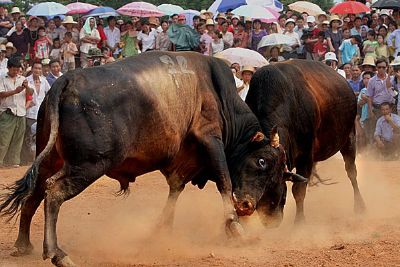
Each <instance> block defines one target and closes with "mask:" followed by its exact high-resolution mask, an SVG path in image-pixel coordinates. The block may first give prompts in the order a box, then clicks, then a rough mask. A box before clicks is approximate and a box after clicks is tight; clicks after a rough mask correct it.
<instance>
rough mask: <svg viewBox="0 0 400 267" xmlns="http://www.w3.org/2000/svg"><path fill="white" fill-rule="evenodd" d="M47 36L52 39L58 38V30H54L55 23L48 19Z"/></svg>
mask: <svg viewBox="0 0 400 267" xmlns="http://www.w3.org/2000/svg"><path fill="white" fill-rule="evenodd" d="M46 31H47V36H48V37H49V38H50V39H51V40H54V39H56V38H60V36H59V34H58V31H56V23H55V22H54V20H52V19H51V20H49V21H48V22H47V29H46Z"/></svg>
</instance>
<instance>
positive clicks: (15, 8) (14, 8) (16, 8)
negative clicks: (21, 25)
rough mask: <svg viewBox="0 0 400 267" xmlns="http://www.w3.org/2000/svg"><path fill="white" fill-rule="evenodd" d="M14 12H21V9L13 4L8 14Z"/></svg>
mask: <svg viewBox="0 0 400 267" xmlns="http://www.w3.org/2000/svg"><path fill="white" fill-rule="evenodd" d="M14 13H21V10H19V7H17V6H15V7H13V8H12V9H11V12H10V14H14Z"/></svg>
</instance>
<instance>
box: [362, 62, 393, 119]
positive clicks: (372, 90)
mask: <svg viewBox="0 0 400 267" xmlns="http://www.w3.org/2000/svg"><path fill="white" fill-rule="evenodd" d="M387 66H388V63H387V62H386V60H384V59H378V60H377V61H376V68H377V69H378V73H377V75H375V76H374V77H373V78H371V79H370V80H369V83H368V88H367V90H368V92H367V96H368V106H369V107H370V109H369V111H371V110H372V112H373V114H374V115H375V117H376V118H378V117H379V116H380V115H381V113H380V112H381V105H382V103H385V102H387V103H390V104H393V103H394V98H393V96H394V93H393V89H392V88H391V86H389V87H388V86H387V85H388V84H389V85H390V76H389V75H388V74H387V73H386V69H387ZM388 79H389V82H388V81H387V80H388ZM373 114H369V117H370V118H373Z"/></svg>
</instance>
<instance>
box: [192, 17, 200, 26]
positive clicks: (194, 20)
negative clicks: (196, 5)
mask: <svg viewBox="0 0 400 267" xmlns="http://www.w3.org/2000/svg"><path fill="white" fill-rule="evenodd" d="M199 23H200V19H199V18H195V19H193V26H194V27H196V26H197V25H199Z"/></svg>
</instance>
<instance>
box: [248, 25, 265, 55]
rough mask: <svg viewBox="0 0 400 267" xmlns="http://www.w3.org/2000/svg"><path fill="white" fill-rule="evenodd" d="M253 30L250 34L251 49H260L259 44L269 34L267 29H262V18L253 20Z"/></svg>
mask: <svg viewBox="0 0 400 267" xmlns="http://www.w3.org/2000/svg"><path fill="white" fill-rule="evenodd" d="M253 28H254V29H253V30H252V31H251V34H250V49H251V50H254V51H258V49H257V46H258V43H259V42H260V41H261V39H262V38H263V37H264V36H266V35H267V32H266V31H265V30H262V29H261V20H259V19H255V20H254V21H253Z"/></svg>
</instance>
